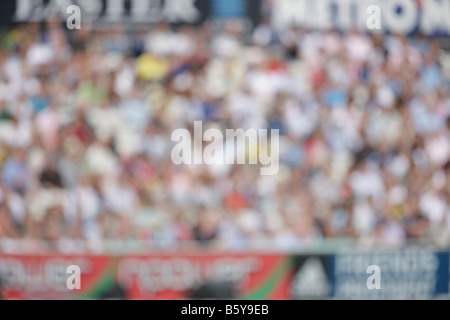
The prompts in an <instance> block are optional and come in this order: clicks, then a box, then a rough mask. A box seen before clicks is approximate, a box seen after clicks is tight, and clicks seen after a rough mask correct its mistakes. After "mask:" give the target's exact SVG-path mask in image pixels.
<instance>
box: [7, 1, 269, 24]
mask: <svg viewBox="0 0 450 320" xmlns="http://www.w3.org/2000/svg"><path fill="white" fill-rule="evenodd" d="M262 2H263V0H13V1H2V2H0V24H1V25H10V24H14V23H23V22H37V21H46V20H48V19H50V18H51V17H52V16H54V15H58V16H60V17H61V18H62V19H66V18H67V17H68V16H69V15H70V14H69V13H68V12H67V9H68V8H69V7H70V6H72V5H77V6H78V7H79V8H80V11H81V21H82V22H95V23H121V24H137V23H158V22H167V23H170V24H193V25H198V24H201V23H203V22H205V21H207V20H214V19H224V18H227V19H229V18H238V19H246V20H248V21H250V22H251V23H252V24H253V25H255V24H257V23H258V22H259V19H260V12H261V6H262Z"/></svg>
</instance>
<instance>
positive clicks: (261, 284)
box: [0, 254, 293, 299]
mask: <svg viewBox="0 0 450 320" xmlns="http://www.w3.org/2000/svg"><path fill="white" fill-rule="evenodd" d="M292 262H293V259H291V257H290V256H285V255H258V254H245V255H214V254H212V255H210V254H199V255H186V254H173V255H150V256H141V255H130V256H128V255H127V256H59V255H50V256H48V255H46V256H39V255H36V256H27V255H2V256H1V257H0V277H1V279H2V282H3V296H4V298H7V299H95V298H101V297H103V296H104V295H106V294H107V293H108V292H109V291H111V290H113V289H114V288H117V287H120V288H121V289H122V290H123V291H124V293H125V297H126V298H128V299H185V298H189V296H190V295H191V294H192V292H193V290H195V289H196V288H198V287H199V286H201V285H202V284H204V283H206V282H219V281H227V282H231V284H232V285H233V287H234V288H235V291H236V295H237V296H238V297H240V298H244V299H288V298H289V296H288V291H289V290H288V286H289V282H290V279H289V276H290V274H291V272H290V271H291V268H292V265H293V264H292ZM70 265H77V266H79V267H80V270H81V279H80V280H81V281H80V282H81V285H80V289H79V290H77V289H73V290H71V289H68V287H67V285H66V284H67V280H68V278H69V276H70V274H68V273H67V268H68V267H69V266H70Z"/></svg>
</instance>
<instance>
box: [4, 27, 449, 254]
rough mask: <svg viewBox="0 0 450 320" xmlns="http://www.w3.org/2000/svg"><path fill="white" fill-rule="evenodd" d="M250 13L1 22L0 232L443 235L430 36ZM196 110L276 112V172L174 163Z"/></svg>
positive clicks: (219, 237)
mask: <svg viewBox="0 0 450 320" xmlns="http://www.w3.org/2000/svg"><path fill="white" fill-rule="evenodd" d="M244 26H245V25H243V24H241V23H239V22H236V21H230V22H229V23H226V24H225V25H223V26H221V27H220V28H219V27H217V26H215V25H214V24H211V23H205V24H203V25H201V26H198V27H193V26H181V27H179V28H176V29H174V28H171V27H170V26H168V25H166V24H157V25H151V26H145V27H138V28H134V29H132V30H128V29H125V28H123V27H121V26H113V27H107V28H102V27H94V26H91V25H88V24H83V25H82V28H81V29H80V30H72V31H70V32H68V30H66V29H65V26H64V25H63V24H61V22H60V21H58V20H54V21H53V20H51V21H48V22H47V23H46V24H45V25H44V26H42V25H41V24H37V23H36V24H35V23H28V24H21V25H17V26H15V27H14V28H12V29H9V30H6V31H4V32H3V33H2V34H1V36H0V40H1V41H2V42H1V44H0V48H1V50H0V168H1V172H0V174H1V179H0V240H1V241H0V242H1V245H2V247H1V249H0V250H6V251H8V250H9V251H13V250H18V246H19V244H20V248H21V250H29V251H32V250H38V249H43V248H44V249H49V250H53V249H55V250H62V251H64V250H65V251H76V250H91V251H96V252H100V251H102V250H105V249H106V248H109V247H108V246H109V245H111V246H112V247H114V246H120V245H122V246H123V245H124V244H125V243H126V245H127V246H128V247H127V248H131V249H132V248H135V249H136V248H145V249H151V250H172V249H180V248H186V247H187V248H199V247H201V248H214V249H215V250H219V249H224V250H275V251H289V250H302V249H305V248H310V247H311V246H314V245H316V244H317V243H321V242H323V243H326V240H329V243H335V244H338V243H339V241H338V240H346V239H347V240H349V239H350V240H351V241H354V242H356V243H360V244H363V245H374V246H402V245H404V244H407V243H410V242H415V243H422V242H424V241H427V242H432V243H433V244H437V245H442V246H445V245H448V244H449V243H450V170H449V169H450V168H449V167H450V63H449V60H450V59H449V57H450V55H449V54H448V53H446V52H445V51H444V50H443V49H442V48H441V46H440V44H439V42H437V41H435V40H433V39H432V38H426V37H422V36H411V37H406V36H401V35H383V34H380V33H375V34H368V33H363V32H360V31H357V30H351V31H349V32H345V33H340V32H338V31H336V30H326V31H317V30H305V29H301V28H295V27H291V28H287V29H284V30H275V29H274V28H273V27H272V26H271V25H270V23H267V22H263V23H261V24H260V25H258V26H256V27H255V28H254V29H252V30H248V29H246V28H245V27H244ZM194 121H202V122H203V126H204V127H214V128H219V129H221V130H222V131H225V129H238V128H242V129H244V130H245V129H249V128H253V129H278V130H279V142H278V143H279V151H280V154H279V159H280V165H279V171H278V173H277V174H275V175H268V176H264V175H261V174H260V170H259V169H260V168H259V165H252V164H235V165H221V166H219V165H207V164H202V165H175V164H173V162H172V161H171V150H172V148H173V145H174V142H173V141H171V133H172V132H173V130H175V129H179V128H186V129H188V130H190V131H191V132H192V130H193V124H194ZM258 147H260V146H253V148H249V150H248V152H249V153H251V152H255V150H257V149H258ZM197 151H198V150H197Z"/></svg>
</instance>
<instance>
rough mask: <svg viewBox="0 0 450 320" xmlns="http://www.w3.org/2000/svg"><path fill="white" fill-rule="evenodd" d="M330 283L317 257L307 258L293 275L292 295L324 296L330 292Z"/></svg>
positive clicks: (296, 296)
mask: <svg viewBox="0 0 450 320" xmlns="http://www.w3.org/2000/svg"><path fill="white" fill-rule="evenodd" d="M330 288H331V286H330V283H329V281H328V277H327V274H326V271H325V268H324V266H323V264H322V263H321V261H320V259H319V258H308V259H307V260H306V261H305V262H304V263H303V265H302V266H301V268H300V270H299V271H297V273H296V274H295V276H294V279H293V282H292V287H291V290H292V295H293V296H294V297H295V298H324V297H327V296H328V294H329V293H330Z"/></svg>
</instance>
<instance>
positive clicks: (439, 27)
mask: <svg viewBox="0 0 450 320" xmlns="http://www.w3.org/2000/svg"><path fill="white" fill-rule="evenodd" d="M267 3H268V4H269V5H270V8H271V22H272V25H273V26H274V27H275V28H278V29H283V28H286V27H288V26H298V27H303V28H308V29H318V30H327V29H330V28H335V29H338V30H342V31H347V30H351V29H353V28H356V29H359V30H361V31H373V32H381V33H384V32H391V33H399V34H411V33H414V32H416V31H419V32H421V33H422V34H424V35H428V36H446V37H449V36H450V19H449V17H450V0H315V1H310V0H268V1H267ZM376 15H377V16H376ZM378 18H379V20H380V28H379V29H375V30H371V29H370V28H368V27H367V25H368V24H367V23H368V20H369V19H378Z"/></svg>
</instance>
